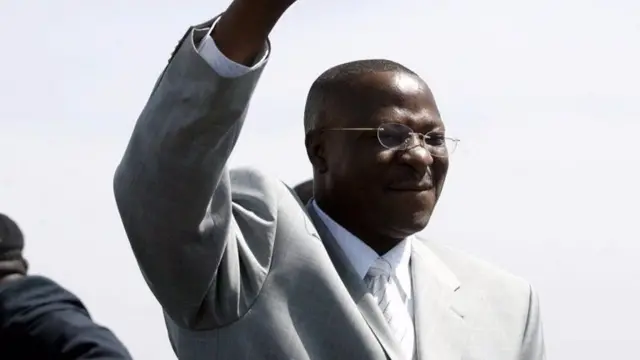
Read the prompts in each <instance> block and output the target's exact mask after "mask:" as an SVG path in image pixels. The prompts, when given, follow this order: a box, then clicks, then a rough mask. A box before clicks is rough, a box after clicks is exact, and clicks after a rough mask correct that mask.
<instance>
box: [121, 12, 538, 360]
mask: <svg viewBox="0 0 640 360" xmlns="http://www.w3.org/2000/svg"><path fill="white" fill-rule="evenodd" d="M210 23H211V22H207V23H205V24H202V25H198V26H196V27H193V28H191V29H190V30H189V31H188V32H187V33H186V34H185V37H184V38H183V40H182V41H181V42H180V44H179V45H178V48H177V49H176V52H175V53H174V55H173V56H172V58H171V60H170V62H169V64H168V65H167V67H166V69H165V71H164V72H163V74H162V75H161V76H160V78H159V80H158V82H157V83H156V86H155V88H154V90H153V92H152V94H151V96H150V98H149V100H148V103H147V104H146V106H145V108H144V110H143V111H142V114H141V115H140V117H139V119H138V121H137V124H136V126H135V129H134V131H133V134H132V136H131V141H130V143H129V146H128V148H127V150H126V152H125V154H124V157H123V159H122V162H121V163H120V165H119V167H118V169H117V171H116V174H115V180H114V190H115V197H116V201H117V205H118V209H119V211H120V215H121V217H122V222H123V224H124V227H125V230H126V233H127V235H128V238H129V240H130V242H131V246H132V248H133V251H134V253H135V255H136V258H137V260H138V262H139V265H140V268H141V270H142V273H143V275H144V277H145V279H146V281H147V283H148V285H149V287H150V288H151V290H152V291H153V293H154V294H155V296H156V298H157V299H158V301H159V302H160V304H162V306H163V308H164V312H165V319H166V324H167V329H168V332H169V338H170V340H171V344H172V345H173V348H174V350H175V352H176V354H177V355H178V357H179V358H180V359H182V360H200V359H202V360H212V359H220V360H222V359H233V360H241V359H250V360H258V359H296V360H306V359H314V360H315V359H317V360H334V359H356V360H358V359H362V360H368V359H372V360H383V359H391V360H399V359H400V357H399V355H398V353H399V352H398V349H397V348H398V346H397V344H396V343H394V340H393V336H392V334H391V333H390V331H389V329H388V328H387V327H386V323H385V321H384V318H383V316H382V314H381V311H380V310H379V308H378V306H377V304H376V303H375V301H374V300H373V298H372V297H371V295H369V294H368V293H367V291H366V287H365V285H364V283H363V280H362V279H360V278H359V277H358V276H357V275H356V273H355V271H354V269H353V268H352V267H351V265H350V263H349V262H348V261H347V259H346V257H345V254H344V253H343V252H342V250H341V249H340V247H339V246H338V244H337V243H336V241H335V239H334V238H333V237H332V235H331V234H330V232H329V231H328V230H327V228H325V226H324V225H323V223H322V221H321V220H319V219H318V216H317V214H316V213H315V212H314V210H313V208H311V207H306V208H305V207H304V206H303V205H302V204H301V203H300V202H299V200H298V199H297V198H296V197H295V196H294V195H293V193H292V191H291V190H290V189H289V188H288V187H287V186H286V185H285V184H283V183H282V182H280V181H278V180H276V179H275V178H273V177H270V176H267V175H265V174H263V173H261V172H258V171H256V170H252V169H242V170H232V171H228V170H227V168H226V165H227V159H228V157H229V154H230V153H231V151H232V149H233V147H234V145H235V143H236V140H237V139H238V135H239V133H240V129H241V128H242V124H243V122H244V119H245V113H246V111H247V107H248V104H249V100H250V98H251V95H252V93H253V90H254V88H255V86H256V83H257V81H258V79H259V77H260V74H261V72H262V69H258V70H256V71H253V72H251V73H249V74H247V75H245V76H242V77H239V78H234V79H227V78H222V77H220V76H219V75H217V74H216V73H215V72H214V71H213V70H212V68H211V67H210V66H209V65H208V64H207V63H206V62H205V61H204V60H203V59H202V58H201V57H200V56H199V55H198V54H197V52H196V50H195V46H196V44H197V43H198V42H199V41H200V40H201V39H202V36H203V34H204V32H205V30H206V28H207V27H208V26H209V25H210ZM202 29H205V30H202ZM274 141H277V139H274ZM256 151H259V149H256ZM301 151H302V150H301ZM411 269H412V276H413V284H414V285H413V288H414V298H415V300H414V302H415V324H416V348H417V357H418V359H420V360H460V359H466V360H516V359H522V360H525V359H526V360H538V359H543V358H544V349H543V340H542V330H541V324H540V318H539V313H538V301H537V298H536V295H535V293H534V292H533V291H532V290H531V287H530V286H529V284H527V283H526V282H525V281H523V280H521V279H519V278H517V277H514V276H511V275H509V274H507V273H505V272H503V271H501V270H498V269H496V268H494V267H492V266H491V265H488V264H486V263H484V262H482V261H479V260H476V259H473V258H471V257H469V256H467V255H463V254H460V253H458V252H456V251H453V250H451V249H448V248H445V247H440V246H436V245H435V244H431V243H427V242H420V241H416V242H414V246H413V249H412V256H411Z"/></svg>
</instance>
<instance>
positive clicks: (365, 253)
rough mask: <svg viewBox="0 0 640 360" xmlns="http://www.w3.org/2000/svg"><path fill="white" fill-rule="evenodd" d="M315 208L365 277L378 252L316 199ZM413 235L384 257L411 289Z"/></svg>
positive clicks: (406, 287)
mask: <svg viewBox="0 0 640 360" xmlns="http://www.w3.org/2000/svg"><path fill="white" fill-rule="evenodd" d="M311 204H312V206H313V208H314V209H315V210H316V212H317V213H318V216H319V217H320V219H321V220H322V222H324V224H325V225H326V226H327V228H328V229H329V231H330V232H331V235H333V237H334V238H335V239H336V241H337V242H338V245H339V246H340V248H341V249H342V251H343V252H344V253H345V255H346V256H347V259H348V260H349V262H351V265H352V266H353V268H354V269H355V271H356V273H357V274H358V276H360V278H361V279H364V277H365V275H367V272H368V271H369V268H370V267H371V265H373V263H374V262H375V261H376V259H378V253H376V252H375V251H374V250H373V249H372V248H371V247H369V245H367V244H365V243H364V242H363V241H362V240H360V239H358V238H357V237H356V236H355V235H353V234H352V233H350V232H349V231H348V230H347V229H345V228H344V227H342V226H341V225H340V224H338V223H337V222H335V221H334V220H333V219H331V218H330V217H329V215H327V214H326V213H325V212H324V211H322V209H320V207H319V206H318V204H317V203H316V201H315V200H313V202H312V203H311ZM412 238H413V237H408V238H406V239H404V240H402V241H401V242H399V243H398V244H397V245H396V246H394V247H393V248H392V249H391V250H389V251H388V252H387V253H386V254H384V255H383V256H382V257H384V258H385V259H386V260H387V261H388V262H389V264H391V268H392V269H393V271H394V272H395V275H396V276H397V278H398V280H399V282H400V285H401V286H402V287H403V288H404V289H405V290H407V289H410V286H411V285H410V282H411V276H410V275H409V274H410V272H409V271H408V269H409V260H410V259H411V242H412V241H413V239H412Z"/></svg>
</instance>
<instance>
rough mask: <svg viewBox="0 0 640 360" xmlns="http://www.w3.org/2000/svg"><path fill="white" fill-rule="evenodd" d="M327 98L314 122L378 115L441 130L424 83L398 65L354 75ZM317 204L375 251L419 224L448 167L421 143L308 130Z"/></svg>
mask: <svg viewBox="0 0 640 360" xmlns="http://www.w3.org/2000/svg"><path fill="white" fill-rule="evenodd" d="M339 99H341V100H340V101H333V102H331V105H330V106H329V109H327V117H326V119H323V120H322V124H321V125H320V126H319V127H320V128H322V127H325V128H331V127H339V128H340V127H344V128H347V127H367V128H376V127H378V126H379V125H380V124H382V123H385V122H394V123H401V124H405V125H408V126H409V127H410V128H412V129H413V131H414V132H418V133H423V134H424V133H429V132H438V133H441V134H444V130H445V129H444V124H443V122H442V120H441V118H440V114H439V111H438V107H437V105H436V102H435V100H434V97H433V95H432V93H431V91H430V90H429V88H428V87H427V85H426V84H425V83H424V81H422V80H421V79H420V78H418V77H416V76H414V75H411V74H406V73H402V72H378V73H369V74H364V75H360V76H359V78H358V80H357V81H356V82H354V83H352V84H351V85H350V87H349V88H348V89H346V90H345V91H344V93H341V94H340V96H339ZM306 142H307V153H308V155H309V158H310V160H311V162H312V164H313V168H314V183H315V187H314V192H315V198H316V201H317V202H318V205H319V206H320V207H321V208H322V209H323V211H325V212H326V213H327V214H328V215H329V216H330V217H331V218H333V219H334V220H335V221H336V222H338V223H339V224H340V225H342V226H343V227H344V228H345V229H347V230H348V231H349V232H351V233H352V234H353V235H355V236H357V237H358V238H359V239H361V240H362V241H363V242H365V243H366V244H367V245H369V246H370V247H371V248H372V249H373V250H375V251H376V252H377V253H378V254H380V255H382V254H384V253H386V252H387V251H389V250H390V249H391V248H393V247H394V246H395V245H397V244H398V243H399V242H400V241H402V240H403V239H405V238H406V237H407V236H409V235H412V234H414V233H416V232H419V231H421V230H422V229H424V228H425V226H426V225H427V223H428V222H429V219H430V217H431V214H432V212H433V209H434V207H435V205H436V202H437V200H438V198H439V197H440V193H441V191H442V187H443V185H444V181H445V178H446V174H447V170H448V167H449V160H448V158H447V157H433V156H431V154H430V152H429V151H428V149H427V148H426V147H425V146H423V145H421V143H420V142H418V141H414V144H413V146H412V147H410V148H409V149H407V150H404V151H399V150H390V149H386V148H384V147H383V146H381V145H380V143H379V142H378V140H377V137H376V132H375V131H312V132H311V133H310V134H309V135H308V136H307V139H306Z"/></svg>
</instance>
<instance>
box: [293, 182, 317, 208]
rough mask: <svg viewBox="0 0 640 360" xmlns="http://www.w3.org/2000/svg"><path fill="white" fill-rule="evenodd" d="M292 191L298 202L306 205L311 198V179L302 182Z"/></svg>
mask: <svg viewBox="0 0 640 360" xmlns="http://www.w3.org/2000/svg"><path fill="white" fill-rule="evenodd" d="M293 191H294V192H295V193H296V195H298V198H299V199H300V201H301V202H302V203H303V204H305V205H306V204H307V203H308V202H309V200H311V198H312V197H313V179H309V180H307V181H303V182H301V183H300V184H298V185H296V186H294V187H293Z"/></svg>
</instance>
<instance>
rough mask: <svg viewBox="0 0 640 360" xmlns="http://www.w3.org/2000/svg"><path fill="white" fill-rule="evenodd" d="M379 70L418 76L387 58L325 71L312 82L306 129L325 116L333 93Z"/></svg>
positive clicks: (312, 126)
mask: <svg viewBox="0 0 640 360" xmlns="http://www.w3.org/2000/svg"><path fill="white" fill-rule="evenodd" d="M377 72H401V73H407V74H410V75H412V76H418V75H417V74H416V73H415V72H413V71H412V70H410V69H408V68H407V67H405V66H404V65H401V64H398V63H397V62H395V61H391V60H386V59H367V60H356V61H351V62H347V63H343V64H340V65H336V66H334V67H332V68H330V69H328V70H327V71H325V72H323V73H322V74H320V76H318V78H317V79H316V80H315V81H314V82H313V84H311V88H310V89H309V94H308V95H307V103H306V105H305V108H304V131H305V133H308V132H309V131H311V130H313V129H314V128H315V127H316V126H317V124H318V122H319V121H320V120H321V119H322V117H323V109H324V108H325V107H326V106H327V103H328V100H329V99H330V97H331V96H332V95H336V92H337V91H338V90H344V89H345V88H347V87H348V85H349V84H350V83H351V82H353V81H354V80H356V79H358V78H359V77H360V76H362V75H365V74H370V73H377Z"/></svg>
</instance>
